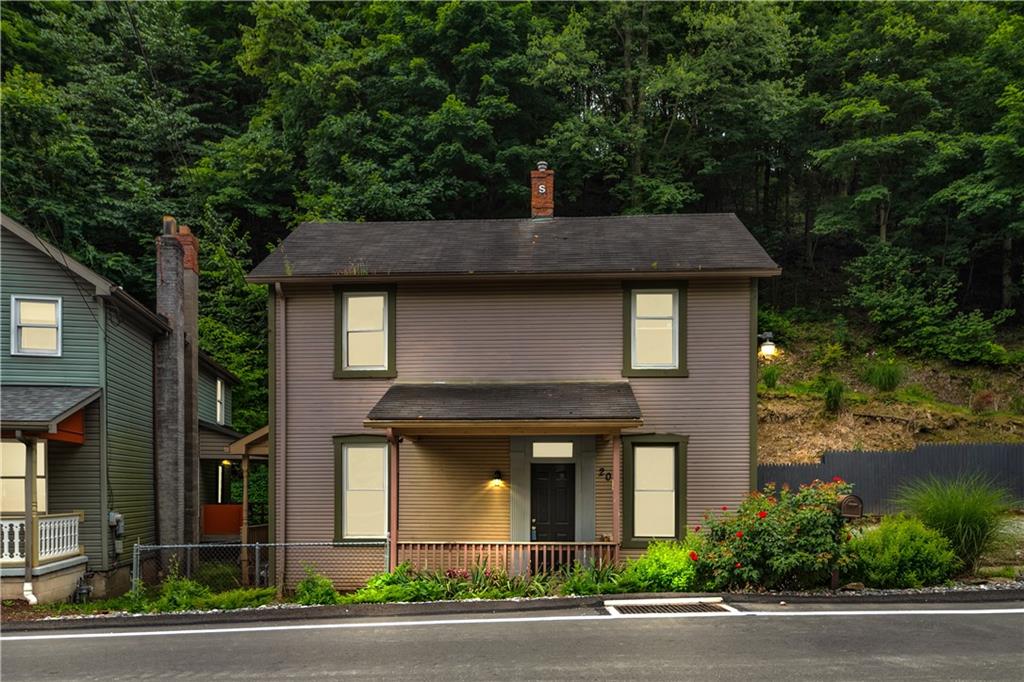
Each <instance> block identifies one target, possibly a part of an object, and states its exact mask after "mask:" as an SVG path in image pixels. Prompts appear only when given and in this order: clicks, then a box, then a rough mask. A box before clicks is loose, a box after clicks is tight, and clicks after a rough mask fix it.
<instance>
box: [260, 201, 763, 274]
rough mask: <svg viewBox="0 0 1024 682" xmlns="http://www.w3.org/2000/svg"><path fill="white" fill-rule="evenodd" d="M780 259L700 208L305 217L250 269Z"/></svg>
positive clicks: (732, 222)
mask: <svg viewBox="0 0 1024 682" xmlns="http://www.w3.org/2000/svg"><path fill="white" fill-rule="evenodd" d="M777 269H778V265H776V263H775V261H773V260H772V259H771V257H770V256H768V254H767V253H765V250H764V249H762V248H761V245H760V244H758V243H757V240H755V239H754V237H753V235H751V234H750V232H748V231H747V228H746V227H744V226H743V223H741V222H740V221H739V218H737V217H736V216H735V215H734V214H732V213H706V214H690V215H631V216H602V217H592V218H547V219H538V220H530V219H505V220H424V221H414V222H371V223H303V224H302V225H299V226H298V227H297V228H296V229H295V231H294V232H292V234H291V235H289V237H288V238H287V239H285V241H284V243H283V244H282V245H281V246H280V247H279V248H278V249H277V250H275V251H274V253H272V254H271V255H270V256H268V257H267V258H266V259H265V260H264V261H263V262H262V263H260V264H259V265H258V266H256V269H255V270H253V271H252V273H250V275H249V277H250V279H252V280H254V281H273V280H281V279H288V278H292V277H345V276H352V277H357V276H368V275H370V276H415V275H421V276H422V275H469V274H472V275H485V274H491V275H511V274H587V273H648V274H649V273H685V272H697V271H729V270H745V271H749V270H754V271H761V272H763V273H764V274H774V271H776V270H777Z"/></svg>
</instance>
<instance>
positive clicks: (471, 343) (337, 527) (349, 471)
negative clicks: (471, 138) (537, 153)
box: [249, 164, 779, 589]
mask: <svg viewBox="0 0 1024 682" xmlns="http://www.w3.org/2000/svg"><path fill="white" fill-rule="evenodd" d="M531 176H532V177H531V184H532V187H531V192H532V217H531V218H530V219H502V220H488V219H481V220H438V221H419V222H367V223H306V224H302V225H300V226H298V227H297V228H296V229H295V231H294V232H293V233H292V234H291V235H290V236H289V237H288V238H287V239H286V240H285V241H284V242H283V244H282V245H281V246H280V247H279V248H278V249H277V250H276V251H275V252H274V253H273V254H272V255H270V256H269V257H268V258H267V259H266V260H264V261H263V262H262V263H261V264H260V265H259V266H258V267H256V268H255V270H253V272H252V273H251V274H250V276H249V279H250V281H252V282H261V283H266V284H268V285H269V287H270V295H271V307H270V312H271V318H270V319H271V324H270V347H271V363H272V367H271V405H270V408H271V409H270V415H271V418H270V431H271V434H270V436H271V437H270V445H271V476H272V486H271V487H272V493H273V495H274V499H273V502H272V509H273V519H272V521H271V523H272V532H273V534H274V538H273V540H274V541H276V542H286V543H291V542H296V543H297V542H305V541H332V540H333V541H336V542H337V543H339V544H341V545H342V546H341V547H340V548H339V549H338V550H337V551H338V557H339V558H338V560H336V561H332V562H330V563H329V564H328V563H323V564H322V566H323V567H325V569H329V570H330V571H331V572H332V574H331V577H332V578H333V580H334V581H335V583H336V584H337V585H338V586H339V587H340V588H344V589H350V588H355V587H358V586H359V585H360V584H361V583H362V582H363V581H364V580H365V579H366V578H367V577H368V576H369V575H371V574H372V573H374V572H376V571H380V570H384V569H386V568H388V566H389V565H390V566H391V567H393V566H395V565H396V564H397V563H400V562H403V561H409V562H411V563H412V564H413V565H415V566H416V567H419V568H427V569H444V568H449V567H468V566H469V565H472V564H480V563H484V562H486V563H487V564H488V565H490V566H492V567H494V566H500V567H502V568H505V569H506V570H508V571H510V572H523V571H536V570H545V569H550V568H554V567H556V566H559V565H563V564H565V563H568V562H572V561H577V560H578V561H613V560H618V558H619V557H620V556H623V555H629V554H634V553H638V552H642V551H643V549H644V547H645V546H646V545H647V544H648V543H649V542H650V541H652V540H653V539H661V538H682V537H683V535H684V534H685V532H686V527H687V524H695V523H698V522H699V520H700V518H701V515H702V514H703V512H704V511H705V510H707V509H717V508H719V507H721V506H722V505H729V506H731V505H735V504H737V503H738V502H739V501H740V499H741V498H742V497H743V496H744V495H745V494H746V493H747V492H748V491H749V490H751V488H752V486H753V485H754V484H755V476H754V471H755V453H756V447H755V426H756V415H755V388H754V384H755V376H756V358H755V343H756V319H757V315H756V312H757V284H758V279H759V278H762V277H771V276H774V275H777V274H778V273H779V267H778V266H777V265H776V264H775V262H773V261H772V259H771V258H770V257H769V256H768V254H767V253H765V251H764V250H763V249H762V248H761V246H760V245H759V244H758V243H757V241H756V240H755V239H754V238H753V237H752V236H751V234H750V233H749V232H748V231H747V229H746V228H745V227H744V226H743V225H742V224H741V223H740V221H739V220H738V219H737V218H736V216H735V215H733V214H700V215H629V216H614V217H612V216H605V217H571V218H570V217H557V216H555V215H554V202H553V194H554V175H553V171H552V170H550V169H548V168H547V167H546V165H545V164H539V165H538V170H536V171H533V172H532V173H531ZM346 543H347V545H346ZM348 545H350V546H348ZM375 545H376V546H375ZM382 546H383V547H382ZM382 548H383V549H384V550H385V551H382ZM304 563H305V562H304V557H303V554H302V552H301V551H299V550H297V549H296V550H294V551H289V552H287V553H286V552H280V553H279V555H278V559H277V562H276V573H277V575H276V577H277V579H278V581H279V582H281V583H282V584H283V585H284V586H285V587H288V586H290V585H293V584H294V582H295V581H296V580H297V579H298V578H300V577H301V575H302V571H303V565H304Z"/></svg>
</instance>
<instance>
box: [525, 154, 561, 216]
mask: <svg viewBox="0 0 1024 682" xmlns="http://www.w3.org/2000/svg"><path fill="white" fill-rule="evenodd" d="M554 215H555V171H553V170H548V162H547V161H539V162H537V170H535V171H530V217H531V218H552V217H554Z"/></svg>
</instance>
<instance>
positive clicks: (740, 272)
mask: <svg viewBox="0 0 1024 682" xmlns="http://www.w3.org/2000/svg"><path fill="white" fill-rule="evenodd" d="M781 274H782V268H780V267H777V266H776V267H774V268H735V269H715V270H679V271H665V270H652V271H644V272H637V271H618V272H511V273H476V272H467V273H425V274H374V275H349V276H346V275H337V274H329V275H291V276H276V275H248V276H247V277H246V278H245V281H247V282H249V283H250V284H276V283H282V284H334V283H337V282H371V283H373V282H436V281H438V280H472V281H475V282H481V281H491V282H507V281H515V280H524V279H531V280H550V279H615V280H619V279H749V278H762V277H777V276H779V275H781Z"/></svg>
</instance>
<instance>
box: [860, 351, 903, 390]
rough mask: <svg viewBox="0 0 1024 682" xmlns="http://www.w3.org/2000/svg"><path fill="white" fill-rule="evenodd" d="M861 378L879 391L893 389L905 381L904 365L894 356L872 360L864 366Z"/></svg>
mask: <svg viewBox="0 0 1024 682" xmlns="http://www.w3.org/2000/svg"><path fill="white" fill-rule="evenodd" d="M861 378H862V379H864V382H865V383H867V384H870V385H871V386H874V387H875V388H876V389H877V390H879V391H886V392H888V391H893V390H895V389H896V387H897V386H899V385H900V382H902V381H903V367H902V366H901V365H900V364H898V363H897V362H896V360H894V359H893V358H889V359H887V360H872V361H870V362H869V363H868V364H867V366H866V367H865V368H864V372H863V374H862V376H861Z"/></svg>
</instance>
